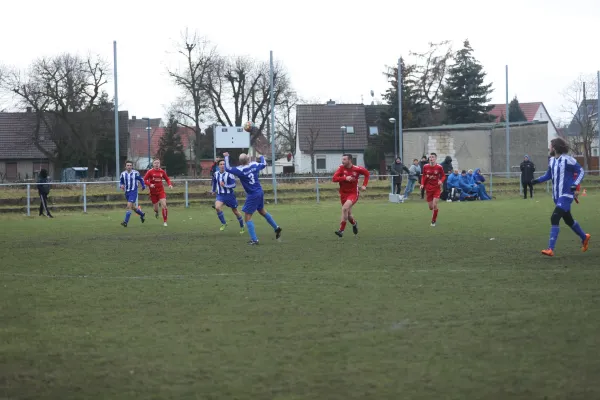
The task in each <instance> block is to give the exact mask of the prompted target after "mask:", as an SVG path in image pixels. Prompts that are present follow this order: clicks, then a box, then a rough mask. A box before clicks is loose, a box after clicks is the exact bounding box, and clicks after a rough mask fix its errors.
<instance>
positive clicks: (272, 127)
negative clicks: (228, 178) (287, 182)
mask: <svg viewBox="0 0 600 400" xmlns="http://www.w3.org/2000/svg"><path fill="white" fill-rule="evenodd" d="M270 66H271V68H270V73H269V80H270V86H271V93H270V95H269V96H270V100H271V106H270V110H271V127H270V128H271V175H272V177H273V200H274V201H275V204H277V179H276V178H275V87H274V83H273V81H274V75H275V71H274V67H273V50H271V52H270Z"/></svg>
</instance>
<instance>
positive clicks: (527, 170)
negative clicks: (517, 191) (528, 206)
mask: <svg viewBox="0 0 600 400" xmlns="http://www.w3.org/2000/svg"><path fill="white" fill-rule="evenodd" d="M534 172H535V165H534V164H533V163H532V162H531V160H530V159H529V156H528V155H527V154H525V157H523V162H522V163H521V184H522V185H523V196H524V197H523V198H524V199H527V188H529V194H530V195H531V198H532V199H533V184H532V183H531V182H532V181H533V173H534Z"/></svg>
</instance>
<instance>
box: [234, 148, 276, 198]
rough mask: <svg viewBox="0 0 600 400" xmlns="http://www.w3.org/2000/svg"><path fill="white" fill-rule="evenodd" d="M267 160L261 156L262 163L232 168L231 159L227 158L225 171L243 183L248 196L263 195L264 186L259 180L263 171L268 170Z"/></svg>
mask: <svg viewBox="0 0 600 400" xmlns="http://www.w3.org/2000/svg"><path fill="white" fill-rule="evenodd" d="M266 166H267V164H266V163H265V158H264V157H263V156H260V162H251V163H250V164H248V165H240V166H237V167H234V168H231V166H230V165H229V157H225V171H227V172H230V173H232V174H233V175H235V176H237V177H238V178H239V179H240V182H242V186H243V187H244V190H245V191H246V193H247V194H248V195H259V194H263V189H262V186H261V185H260V182H259V180H258V175H259V172H260V170H261V169H264V168H266Z"/></svg>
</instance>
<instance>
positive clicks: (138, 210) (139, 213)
mask: <svg viewBox="0 0 600 400" xmlns="http://www.w3.org/2000/svg"><path fill="white" fill-rule="evenodd" d="M133 211H135V213H136V214H137V215H140V216H142V215H144V213H143V212H142V210H140V209H139V208H134V209H133Z"/></svg>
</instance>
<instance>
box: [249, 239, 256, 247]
mask: <svg viewBox="0 0 600 400" xmlns="http://www.w3.org/2000/svg"><path fill="white" fill-rule="evenodd" d="M248 246H258V240H250V241H248Z"/></svg>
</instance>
